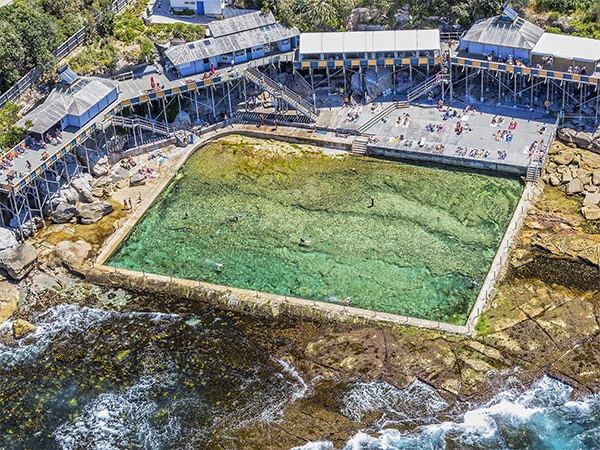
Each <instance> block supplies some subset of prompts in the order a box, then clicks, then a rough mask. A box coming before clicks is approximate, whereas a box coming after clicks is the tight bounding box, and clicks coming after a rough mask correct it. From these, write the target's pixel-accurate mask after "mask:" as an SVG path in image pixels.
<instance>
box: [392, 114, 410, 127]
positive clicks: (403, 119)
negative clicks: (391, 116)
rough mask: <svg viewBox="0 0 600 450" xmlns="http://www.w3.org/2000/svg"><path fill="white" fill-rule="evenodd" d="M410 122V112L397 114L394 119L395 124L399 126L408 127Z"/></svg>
mask: <svg viewBox="0 0 600 450" xmlns="http://www.w3.org/2000/svg"><path fill="white" fill-rule="evenodd" d="M411 122H412V118H411V117H410V114H408V113H404V114H403V115H402V116H398V119H397V120H396V126H397V127H400V128H408V127H409V126H410V123H411Z"/></svg>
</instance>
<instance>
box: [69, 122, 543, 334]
mask: <svg viewBox="0 0 600 450" xmlns="http://www.w3.org/2000/svg"><path fill="white" fill-rule="evenodd" d="M277 131H278V132H279V133H278V134H274V133H273V132H272V130H271V131H268V130H266V129H265V130H264V131H263V130H258V129H256V127H255V126H241V125H237V127H236V128H234V129H232V128H228V129H220V130H217V131H216V132H215V133H211V134H210V135H209V136H206V135H205V136H203V138H202V139H201V140H200V141H199V142H197V143H196V145H195V146H188V147H186V148H182V149H177V150H176V154H175V155H173V156H172V157H170V161H169V166H168V167H165V169H167V170H168V176H165V177H161V179H160V181H159V183H158V185H157V186H156V188H155V189H153V191H152V192H151V194H150V195H147V196H146V198H144V199H143V201H142V202H141V203H140V205H139V206H138V207H137V209H136V210H135V211H133V212H132V213H131V214H130V215H129V216H127V217H124V218H123V219H121V220H120V221H119V223H117V224H116V231H115V232H114V233H113V234H112V235H111V236H110V237H109V238H108V239H107V241H106V242H105V243H104V245H103V246H102V248H101V250H100V252H99V254H98V257H97V258H96V260H95V262H94V264H93V265H92V267H87V268H75V270H76V271H78V272H80V273H81V274H82V275H84V276H85V277H86V279H87V280H89V281H90V282H93V283H96V284H99V285H104V286H112V287H115V286H119V287H123V288H125V289H129V290H131V291H134V292H139V293H162V294H165V295H178V296H182V297H184V298H189V299H193V300H197V301H202V302H207V303H208V304H210V305H212V306H214V307H217V308H223V309H231V310H236V311H240V312H246V313H248V312H251V313H256V314H260V315H267V316H272V317H276V316H278V315H280V314H282V313H285V314H292V315H295V316H298V317H301V318H309V319H319V320H323V319H328V320H344V321H353V322H361V323H362V322H365V321H369V322H380V321H384V322H390V323H394V324H397V325H407V326H416V327H420V328H428V329H433V330H440V331H445V332H450V333H458V334H472V333H474V332H475V326H476V324H477V321H478V319H479V315H480V314H481V313H482V312H483V311H484V308H485V305H486V302H487V301H488V300H489V299H491V298H493V296H494V295H495V290H494V288H493V285H494V283H495V282H496V281H497V280H499V279H500V278H501V277H502V276H503V275H504V273H505V272H506V269H507V267H508V258H509V249H510V245H511V242H512V240H513V239H514V237H515V235H516V234H517V233H518V231H519V229H520V227H521V225H522V223H523V218H524V213H525V212H526V211H527V209H528V207H529V203H530V202H531V200H532V199H533V198H534V195H535V185H533V184H528V185H527V186H526V187H525V189H524V191H523V194H522V196H521V198H520V200H519V202H518V204H517V207H516V209H515V212H514V214H513V216H512V218H511V221H510V223H509V225H508V227H507V230H506V231H505V233H504V236H503V239H502V241H501V243H500V246H499V248H498V251H497V252H496V255H495V257H494V260H493V262H492V265H491V268H490V270H489V272H488V274H487V277H486V278H485V280H484V282H483V283H482V286H481V290H480V292H479V294H478V297H477V300H476V301H475V303H474V306H473V308H472V309H471V312H470V315H469V317H468V320H467V322H466V324H465V325H463V326H461V325H453V324H448V323H444V322H437V321H431V320H425V319H417V318H412V317H407V316H402V315H395V314H388V313H382V312H377V311H372V310H365V309H360V308H354V307H351V306H346V305H338V304H331V303H325V302H319V301H313V300H306V299H300V298H292V297H287V296H281V295H275V294H268V293H263V292H257V291H250V290H245V289H238V288H232V287H227V286H220V285H214V284H210V283H204V282H198V281H192V280H185V279H178V278H173V277H168V276H161V275H155V274H147V273H143V272H136V271H131V270H126V269H119V268H114V267H110V266H106V265H104V262H105V261H106V260H107V259H108V258H109V256H110V255H111V254H112V253H113V252H114V251H115V250H116V249H117V248H118V246H119V245H120V244H121V242H122V241H123V240H124V239H126V238H127V237H128V235H129V234H130V232H131V231H132V230H133V228H134V227H135V225H136V224H137V222H138V221H139V219H140V218H142V217H143V215H144V214H145V212H146V210H147V209H148V208H149V207H150V206H151V205H152V204H153V203H154V201H155V200H156V199H157V198H158V196H159V195H160V194H161V193H162V192H163V191H164V189H166V188H167V186H168V185H169V184H170V183H171V181H172V180H173V177H174V176H175V174H176V173H177V172H178V171H179V169H180V168H181V167H182V166H183V165H184V164H185V162H186V161H187V159H188V158H189V156H190V155H191V154H193V153H194V152H195V151H196V150H198V149H199V148H201V147H203V146H204V145H206V144H208V143H210V142H212V141H214V140H215V139H217V138H220V137H224V136H226V135H230V134H241V135H244V136H248V137H255V138H260V139H277V140H282V141H285V142H294V143H302V144H311V145H318V146H321V147H326V148H327V147H328V148H336V149H341V150H349V148H350V146H351V143H350V142H347V140H346V142H345V141H344V140H343V139H335V140H331V139H327V136H326V135H325V136H322V137H321V135H314V134H312V133H309V132H307V130H303V129H296V128H279V129H278V130H277ZM307 134H308V136H307ZM409 155H414V154H412V153H409ZM402 159H405V158H402ZM406 159H409V158H406ZM448 159H452V158H450V157H448ZM460 161H461V162H465V163H466V162H468V161H469V160H464V159H462V160H460ZM440 162H441V161H440ZM444 162H446V161H444ZM448 162H449V161H448ZM473 162H475V163H480V162H481V161H473ZM460 165H462V166H464V163H461V164H460ZM472 167H475V168H481V166H472Z"/></svg>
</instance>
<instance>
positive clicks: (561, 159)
mask: <svg viewBox="0 0 600 450" xmlns="http://www.w3.org/2000/svg"><path fill="white" fill-rule="evenodd" d="M573 158H575V153H573V152H572V151H568V150H567V151H563V152H560V153H559V154H558V155H556V156H555V157H554V158H553V161H554V162H555V163H556V164H559V165H562V166H566V165H568V164H571V161H573Z"/></svg>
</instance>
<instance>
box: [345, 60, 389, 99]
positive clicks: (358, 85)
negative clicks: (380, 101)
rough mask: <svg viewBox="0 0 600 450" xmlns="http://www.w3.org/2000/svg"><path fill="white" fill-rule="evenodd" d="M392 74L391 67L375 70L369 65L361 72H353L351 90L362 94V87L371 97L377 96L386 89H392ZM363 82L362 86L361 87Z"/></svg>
mask: <svg viewBox="0 0 600 450" xmlns="http://www.w3.org/2000/svg"><path fill="white" fill-rule="evenodd" d="M392 78H393V74H392V71H391V69H388V68H383V69H379V70H377V71H376V70H375V69H374V68H371V67H369V68H368V69H367V70H366V71H364V72H363V74H360V73H355V74H354V75H353V76H352V79H351V82H352V91H353V92H356V93H358V94H359V95H364V88H366V90H367V94H368V96H369V97H371V98H376V97H379V96H380V95H381V94H383V92H385V91H386V90H387V89H394V82H393V79H392ZM363 82H364V87H363Z"/></svg>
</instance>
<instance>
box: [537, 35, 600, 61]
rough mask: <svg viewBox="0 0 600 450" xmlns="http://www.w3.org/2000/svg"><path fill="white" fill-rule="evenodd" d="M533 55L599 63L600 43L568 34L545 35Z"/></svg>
mask: <svg viewBox="0 0 600 450" xmlns="http://www.w3.org/2000/svg"><path fill="white" fill-rule="evenodd" d="M531 53H532V54H535V55H543V56H547V55H554V56H556V57H557V58H565V59H574V60H576V61H591V62H597V61H599V60H600V41H599V40H596V39H589V38H584V37H579V36H568V35H566V34H553V33H544V34H543V35H542V37H541V38H540V40H539V41H538V43H537V44H536V46H535V47H534V48H533V50H532V51H531Z"/></svg>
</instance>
